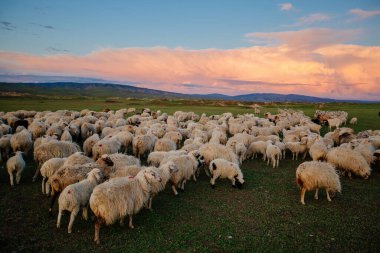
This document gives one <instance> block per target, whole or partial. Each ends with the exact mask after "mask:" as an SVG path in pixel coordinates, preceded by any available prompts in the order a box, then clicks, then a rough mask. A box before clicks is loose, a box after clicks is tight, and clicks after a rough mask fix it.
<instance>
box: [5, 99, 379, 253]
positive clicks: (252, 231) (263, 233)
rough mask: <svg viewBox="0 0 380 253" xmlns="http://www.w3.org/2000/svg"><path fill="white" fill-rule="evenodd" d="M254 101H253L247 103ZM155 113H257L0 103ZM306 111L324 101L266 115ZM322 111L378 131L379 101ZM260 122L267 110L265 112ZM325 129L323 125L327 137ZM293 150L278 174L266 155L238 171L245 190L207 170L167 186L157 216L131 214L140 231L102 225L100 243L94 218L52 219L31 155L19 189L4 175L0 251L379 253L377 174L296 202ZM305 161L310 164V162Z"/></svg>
mask: <svg viewBox="0 0 380 253" xmlns="http://www.w3.org/2000/svg"><path fill="white" fill-rule="evenodd" d="M246 105H248V104H246ZM124 107H135V108H137V109H140V108H143V107H148V108H151V109H152V110H158V109H160V110H161V111H162V112H167V113H169V114H172V113H173V112H174V111H177V110H182V111H194V112H195V113H197V114H201V113H206V114H207V115H211V114H220V113H223V112H228V111H229V112H232V113H234V114H235V115H236V114H239V113H252V111H253V110H252V109H249V108H247V107H245V106H239V105H237V104H236V103H235V104H233V103H230V104H225V105H221V104H220V103H219V102H217V101H188V100H175V101H169V100H149V99H148V100H144V99H138V100H133V99H129V100H127V99H79V98H73V99H59V100H56V99H48V98H23V99H22V100H21V99H19V98H0V111H14V110H19V109H25V110H38V111H42V110H53V111H54V110H58V109H68V110H81V109H84V108H88V109H91V110H102V109H105V108H109V109H120V108H124ZM278 108H281V109H285V108H288V109H296V110H302V111H304V112H305V113H306V114H307V115H309V116H312V115H313V113H314V111H315V110H316V109H319V106H318V105H313V104H268V105H264V108H263V109H262V112H265V111H270V112H272V113H276V112H277V109H278ZM320 109H322V110H345V111H347V112H348V113H349V118H351V117H353V116H354V117H357V118H358V124H357V125H355V126H353V129H354V130H355V131H356V132H358V131H362V130H365V129H380V117H379V116H378V113H379V111H380V105H379V104H325V105H324V107H323V108H320ZM261 116H262V114H261ZM326 131H327V127H325V126H324V127H323V129H322V133H325V132H326ZM290 156H291V155H290V154H289V153H288V154H287V159H286V160H281V161H280V167H279V168H277V169H273V168H272V167H271V166H267V165H266V163H264V162H263V161H262V160H261V159H260V158H259V159H256V160H248V161H245V162H244V163H243V165H242V166H241V168H242V171H243V173H244V177H245V181H246V184H245V185H244V188H243V189H242V190H238V189H235V188H232V187H231V185H230V182H229V181H228V180H218V181H217V183H216V188H215V189H212V188H211V187H210V184H209V178H208V177H207V176H206V175H205V174H204V172H203V170H202V173H201V176H200V178H199V180H198V182H196V183H194V182H192V181H191V182H188V183H187V184H186V188H185V192H184V193H180V194H179V195H178V196H176V197H175V196H174V195H173V194H172V192H171V190H170V189H169V187H167V188H166V190H165V191H163V192H161V193H160V194H158V196H157V197H156V198H155V199H154V201H153V209H154V211H152V212H151V211H148V210H142V211H141V212H140V213H139V214H137V215H136V216H135V218H134V225H135V229H133V230H131V229H128V228H127V227H120V226H119V225H118V224H114V225H112V226H109V227H104V228H102V229H101V231H100V233H101V238H102V244H101V245H100V246H97V245H95V244H94V242H93V241H92V240H93V233H94V222H93V221H91V220H90V221H87V222H86V221H84V220H83V219H81V217H79V216H78V218H77V219H76V221H75V223H74V227H73V233H72V234H67V229H66V228H67V224H68V219H69V216H68V215H65V216H64V217H63V219H62V224H61V228H60V229H57V228H56V218H57V217H56V216H57V206H55V208H54V210H53V213H54V216H53V217H50V216H49V215H48V206H49V199H48V198H47V197H45V196H43V195H42V193H41V184H40V181H41V179H40V178H39V180H38V182H36V183H32V182H31V178H32V175H33V173H34V170H35V166H36V165H35V164H34V162H33V159H32V157H29V158H28V159H27V168H26V170H25V171H24V175H23V178H22V180H21V184H20V185H18V186H15V187H14V188H11V187H10V185H9V178H8V175H7V173H6V171H5V169H4V168H1V170H0V195H1V198H0V217H1V218H2V222H1V225H0V235H1V236H0V251H1V252H37V251H38V252H52V251H53V252H90V251H91V252H92V251H94V252H121V251H123V252H126V251H127V252H246V251H249V252H379V251H380V240H379V236H380V222H379V220H380V173H379V168H378V166H379V165H377V167H376V168H375V167H374V169H375V170H374V171H373V173H372V175H371V176H370V178H369V179H368V180H363V179H361V178H357V177H356V178H354V179H352V180H349V179H348V178H347V177H343V178H342V179H341V182H342V194H337V196H336V197H335V198H334V199H333V201H332V202H328V201H327V200H326V196H325V194H324V192H322V191H321V193H320V197H319V200H314V198H313V193H311V192H308V193H307V194H306V198H305V201H306V205H305V206H303V205H302V204H301V203H300V201H299V196H300V190H299V188H298V186H297V185H296V183H295V169H296V168H297V166H298V165H299V164H300V163H301V162H302V161H301V160H298V161H292V160H290V159H289V157H290ZM306 160H310V158H309V157H307V158H306Z"/></svg>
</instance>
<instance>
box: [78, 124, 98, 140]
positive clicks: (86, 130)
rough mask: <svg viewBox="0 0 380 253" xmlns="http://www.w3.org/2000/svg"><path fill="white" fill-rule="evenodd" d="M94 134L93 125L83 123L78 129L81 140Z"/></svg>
mask: <svg viewBox="0 0 380 253" xmlns="http://www.w3.org/2000/svg"><path fill="white" fill-rule="evenodd" d="M96 120H97V119H96ZM94 133H96V128H95V125H94V124H91V123H88V122H84V123H83V124H82V126H81V128H80V134H81V138H82V140H83V141H84V140H86V139H87V138H88V137H90V136H91V135H93V134H94Z"/></svg>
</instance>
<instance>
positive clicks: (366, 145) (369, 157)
mask: <svg viewBox="0 0 380 253" xmlns="http://www.w3.org/2000/svg"><path fill="white" fill-rule="evenodd" d="M354 146H355V147H354V150H355V151H357V152H359V153H360V154H361V155H362V156H363V157H364V159H365V160H366V162H367V163H368V165H371V163H373V160H374V156H373V152H375V147H373V146H372V144H371V143H370V142H369V141H368V140H364V141H361V142H360V143H354Z"/></svg>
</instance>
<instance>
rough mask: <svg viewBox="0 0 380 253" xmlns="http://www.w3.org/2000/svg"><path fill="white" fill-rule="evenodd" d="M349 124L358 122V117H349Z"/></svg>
mask: <svg viewBox="0 0 380 253" xmlns="http://www.w3.org/2000/svg"><path fill="white" fill-rule="evenodd" d="M350 124H351V125H356V124H358V118H355V117H353V118H351V120H350Z"/></svg>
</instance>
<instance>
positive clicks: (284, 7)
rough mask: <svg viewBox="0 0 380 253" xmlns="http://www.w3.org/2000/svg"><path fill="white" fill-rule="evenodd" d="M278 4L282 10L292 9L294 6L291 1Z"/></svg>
mask: <svg viewBox="0 0 380 253" xmlns="http://www.w3.org/2000/svg"><path fill="white" fill-rule="evenodd" d="M279 6H280V10H282V11H290V10H294V7H293V5H292V4H291V3H282V4H280V5H279Z"/></svg>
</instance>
